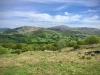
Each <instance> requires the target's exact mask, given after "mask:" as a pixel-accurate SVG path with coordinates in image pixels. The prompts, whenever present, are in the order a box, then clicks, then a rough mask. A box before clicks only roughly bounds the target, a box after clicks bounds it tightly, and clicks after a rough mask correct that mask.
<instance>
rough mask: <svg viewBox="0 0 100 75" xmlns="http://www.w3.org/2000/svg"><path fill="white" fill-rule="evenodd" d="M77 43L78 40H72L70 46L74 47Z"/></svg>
mask: <svg viewBox="0 0 100 75" xmlns="http://www.w3.org/2000/svg"><path fill="white" fill-rule="evenodd" d="M76 44H77V42H76V41H71V42H69V43H68V45H67V46H68V47H73V46H75V45H76Z"/></svg>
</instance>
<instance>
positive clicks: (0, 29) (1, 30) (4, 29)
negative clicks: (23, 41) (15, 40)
mask: <svg viewBox="0 0 100 75" xmlns="http://www.w3.org/2000/svg"><path fill="white" fill-rule="evenodd" d="M8 29H10V28H0V33H2V32H4V31H6V30H8Z"/></svg>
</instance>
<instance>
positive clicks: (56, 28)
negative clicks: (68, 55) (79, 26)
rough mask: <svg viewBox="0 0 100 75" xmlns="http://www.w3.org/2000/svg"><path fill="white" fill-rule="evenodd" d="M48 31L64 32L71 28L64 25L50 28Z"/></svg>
mask: <svg viewBox="0 0 100 75" xmlns="http://www.w3.org/2000/svg"><path fill="white" fill-rule="evenodd" d="M49 29H51V30H57V31H65V30H69V29H71V27H68V26H65V25H59V26H55V27H51V28H49Z"/></svg>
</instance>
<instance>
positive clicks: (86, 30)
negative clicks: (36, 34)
mask: <svg viewBox="0 0 100 75" xmlns="http://www.w3.org/2000/svg"><path fill="white" fill-rule="evenodd" d="M49 29H51V30H55V31H60V32H64V33H68V32H70V33H76V32H78V33H84V34H95V35H99V36H100V29H97V28H89V27H76V28H74V27H68V26H64V25H59V26H55V27H51V28H49Z"/></svg>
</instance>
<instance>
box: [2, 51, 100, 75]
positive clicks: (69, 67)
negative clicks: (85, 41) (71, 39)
mask: <svg viewBox="0 0 100 75" xmlns="http://www.w3.org/2000/svg"><path fill="white" fill-rule="evenodd" d="M84 51H85V50H81V53H83V52H84ZM78 52H80V50H78V51H73V52H66V51H63V52H57V51H55V52H54V51H29V52H25V53H22V54H19V55H11V54H10V55H2V56H0V75H100V55H99V54H98V55H93V56H91V55H83V56H82V54H81V56H77V54H78Z"/></svg>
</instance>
